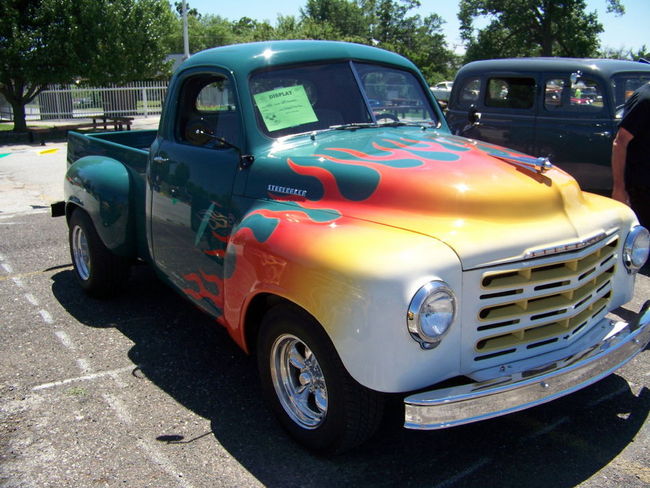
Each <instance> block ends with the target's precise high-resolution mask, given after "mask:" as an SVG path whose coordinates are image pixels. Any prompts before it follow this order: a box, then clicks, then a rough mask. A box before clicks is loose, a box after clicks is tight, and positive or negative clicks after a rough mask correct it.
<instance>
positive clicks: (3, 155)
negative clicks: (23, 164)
mask: <svg viewBox="0 0 650 488" xmlns="http://www.w3.org/2000/svg"><path fill="white" fill-rule="evenodd" d="M5 156H11V153H6V154H0V158H4V157H5Z"/></svg>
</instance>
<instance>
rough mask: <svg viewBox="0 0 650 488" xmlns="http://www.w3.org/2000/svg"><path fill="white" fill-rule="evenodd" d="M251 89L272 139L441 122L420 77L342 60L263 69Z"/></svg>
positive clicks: (259, 118)
mask: <svg viewBox="0 0 650 488" xmlns="http://www.w3.org/2000/svg"><path fill="white" fill-rule="evenodd" d="M357 80H358V81H357ZM250 90H251V94H252V95H253V102H254V104H255V108H256V114H257V122H258V125H259V127H260V129H261V130H262V132H264V133H265V134H266V135H268V136H271V137H282V136H287V135H291V134H299V133H304V132H311V131H317V130H325V129H330V128H342V127H353V128H358V127H374V126H375V125H376V124H394V125H398V124H399V125H401V124H402V123H405V124H409V123H418V124H432V125H437V123H438V121H437V118H436V115H435V112H434V110H433V108H432V107H431V104H430V102H429V99H428V98H427V97H426V96H425V93H424V90H423V89H422V86H421V85H420V83H419V82H418V80H417V78H416V77H415V76H414V75H413V74H412V73H410V72H408V71H403V70H399V69H396V68H391V67H387V66H382V65H374V64H368V63H357V62H338V63H327V64H311V65H302V66H293V67H290V68H282V69H275V70H269V71H261V72H257V73H255V74H253V76H252V77H251V79H250Z"/></svg>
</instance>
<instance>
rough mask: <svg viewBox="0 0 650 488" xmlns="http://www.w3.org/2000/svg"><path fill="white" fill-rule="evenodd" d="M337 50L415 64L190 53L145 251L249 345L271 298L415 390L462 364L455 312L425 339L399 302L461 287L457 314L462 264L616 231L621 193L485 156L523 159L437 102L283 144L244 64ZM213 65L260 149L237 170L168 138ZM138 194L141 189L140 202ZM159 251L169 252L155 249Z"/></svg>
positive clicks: (382, 387)
mask: <svg viewBox="0 0 650 488" xmlns="http://www.w3.org/2000/svg"><path fill="white" fill-rule="evenodd" d="M344 59H354V60H367V61H368V62H376V63H380V64H383V65H393V66H396V67H399V68H400V69H404V70H412V71H413V72H414V73H416V74H417V70H416V68H415V66H413V64H412V63H410V62H409V61H408V60H406V59H404V58H401V57H399V56H397V55H395V54H393V53H387V52H385V51H381V50H377V49H373V48H369V47H364V46H355V45H349V44H343V43H325V42H323V43H320V42H316V43H312V42H295V43H291V42H279V43H260V44H253V45H247V46H229V47H225V48H218V49H215V50H210V51H207V52H204V53H200V54H197V55H195V56H192V57H191V58H190V59H189V60H188V61H187V62H186V63H185V65H184V67H183V68H181V69H180V70H179V71H178V72H177V75H176V78H175V79H174V81H172V85H171V86H170V91H169V93H170V95H169V97H170V98H169V99H168V101H167V103H166V104H165V112H164V114H163V118H162V120H161V127H160V131H159V133H158V137H157V138H156V141H154V143H153V145H152V147H151V151H150V154H149V157H150V158H151V157H154V156H156V155H160V156H161V157H162V159H163V160H165V161H166V163H165V164H160V165H158V166H157V168H158V174H152V173H153V172H154V171H155V170H152V169H151V168H152V163H151V162H149V165H148V166H147V170H148V171H149V173H148V174H147V178H148V180H147V183H148V193H147V197H151V198H150V200H148V202H149V203H148V204H147V205H149V207H147V211H148V212H149V214H148V215H147V218H148V219H150V220H148V221H147V224H150V226H149V232H150V233H151V234H154V230H155V231H156V232H159V234H158V235H148V237H149V240H148V242H149V244H150V247H149V249H154V245H153V244H152V242H153V243H155V242H156V239H158V243H162V245H161V246H160V248H156V249H155V251H160V252H159V253H158V255H155V254H156V252H154V251H150V253H151V254H150V256H146V257H148V258H149V259H151V260H152V261H153V262H154V264H155V265H156V266H158V268H159V270H160V271H161V273H162V274H164V275H166V276H167V277H168V278H169V280H170V281H171V282H173V283H174V285H175V286H177V287H178V288H180V289H181V290H182V291H183V293H184V294H185V295H186V296H188V297H189V298H190V299H191V300H192V301H194V302H195V303H196V304H197V305H198V306H200V307H202V308H204V309H205V310H208V311H209V312H210V313H212V314H213V315H214V316H215V317H216V318H217V320H218V321H219V322H220V323H222V324H223V325H224V326H225V327H226V328H227V330H228V332H229V333H230V335H231V336H232V337H233V338H234V340H235V341H236V342H237V343H238V344H239V345H240V346H241V347H242V348H244V349H248V347H249V344H247V342H246V331H245V330H244V323H245V317H246V313H247V309H248V306H249V304H250V303H251V302H252V301H253V300H254V298H255V297H256V296H258V295H259V294H273V295H276V296H279V297H284V298H286V299H287V300H289V301H291V302H293V303H295V304H297V305H298V306H300V307H302V308H304V309H305V310H306V311H308V312H309V313H311V314H312V315H313V316H314V317H315V318H316V320H317V321H318V322H319V323H320V324H321V325H322V326H323V328H324V330H325V331H326V333H327V334H328V335H329V337H330V338H331V339H332V342H333V344H334V345H335V347H336V350H337V352H338V354H339V356H340V357H341V360H342V361H343V364H344V365H345V367H346V369H347V370H348V372H349V373H350V374H351V375H352V376H353V377H354V378H355V379H356V380H357V381H359V382H360V383H361V384H363V385H365V386H367V387H369V388H373V389H376V390H379V391H391V392H398V391H410V390H414V389H418V388H423V387H426V386H428V385H431V384H434V383H436V382H438V381H441V380H444V379H447V378H450V377H453V376H455V375H458V374H460V372H461V371H460V370H461V366H460V364H461V350H462V347H461V345H462V344H463V323H462V321H460V320H459V321H457V323H455V324H454V325H453V326H452V328H451V330H450V331H449V333H448V334H447V335H446V336H445V339H444V341H442V343H441V344H440V345H439V347H437V348H436V349H435V350H433V351H423V350H421V349H420V347H419V345H418V344H417V343H416V342H415V341H413V340H412V339H411V337H410V335H409V333H408V330H407V327H406V322H405V314H406V311H407V310H408V305H409V303H410V300H411V298H412V297H413V295H414V294H415V293H416V292H417V290H418V289H419V288H420V287H422V286H423V285H424V284H426V283H428V282H429V281H432V280H443V281H445V282H446V283H448V284H449V286H450V287H451V289H453V290H456V291H457V292H458V294H457V298H458V308H459V310H460V311H461V312H462V311H463V310H467V309H468V307H466V306H465V304H463V302H462V300H463V297H466V296H468V295H464V294H463V293H462V292H463V290H464V286H465V285H464V283H463V279H464V274H463V273H464V272H465V271H468V270H470V271H469V273H471V272H473V270H476V269H478V268H481V267H484V266H491V265H494V264H496V263H506V262H510V261H517V260H521V259H523V256H525V254H526V253H527V252H528V251H530V250H534V249H539V248H550V247H555V246H561V245H563V244H566V243H571V242H575V241H579V240H583V239H586V238H589V237H591V236H593V235H595V234H598V233H600V232H612V231H613V230H614V229H617V228H618V229H621V232H622V233H624V232H626V231H627V230H628V229H629V228H630V227H631V226H632V225H633V224H634V216H633V215H632V213H631V212H630V210H629V209H628V208H627V207H625V206H624V205H621V204H618V203H616V202H613V201H611V200H609V199H606V198H602V197H598V196H596V195H590V194H585V193H582V192H581V191H580V188H579V187H578V186H577V184H576V183H575V181H574V180H573V179H572V178H571V177H570V176H569V175H567V174H566V173H564V172H562V171H561V170H559V169H557V168H554V169H551V170H549V171H548V172H546V173H544V174H537V173H536V172H534V171H529V170H527V169H522V168H520V167H517V166H515V165H512V164H509V163H507V162H505V161H503V160H502V159H499V158H498V157H495V156H500V155H512V156H515V157H517V158H521V159H524V160H525V159H526V158H528V157H527V156H525V155H523V154H520V153H515V152H512V151H509V150H507V149H504V148H499V147H496V146H492V145H489V144H483V143H479V142H477V141H472V140H467V139H462V138H459V137H454V136H451V135H450V134H449V132H448V131H447V126H446V122H445V121H444V119H443V118H442V116H441V114H440V112H437V113H438V115H440V117H441V120H440V127H439V128H438V129H436V130H433V129H431V128H428V129H427V130H421V129H420V128H417V127H372V128H363V129H355V130H330V131H324V132H319V133H318V134H315V135H314V136H313V137H310V135H309V134H304V135H296V136H292V137H287V138H282V139H277V140H271V139H268V138H267V137H266V136H265V135H264V134H263V133H262V131H260V130H259V128H258V127H257V123H256V115H255V109H254V107H253V104H252V97H250V96H248V85H247V84H248V80H249V75H250V73H251V72H252V71H254V70H257V69H265V68H268V67H272V66H279V65H288V64H293V63H302V62H308V61H309V62H312V61H322V60H336V61H337V62H338V61H340V60H344ZM208 68H214V69H215V71H217V72H219V73H221V74H222V75H223V73H225V72H228V73H230V74H231V75H232V81H233V86H234V87H235V91H236V92H237V95H238V97H239V98H238V101H239V102H240V106H239V107H238V110H240V111H241V122H242V124H243V135H245V137H242V140H245V144H244V145H243V146H242V147H241V150H242V152H243V153H244V154H251V155H253V156H254V158H255V161H254V163H253V164H252V165H250V166H248V167H246V168H242V167H241V166H240V165H239V164H238V160H237V159H236V157H237V155H238V153H237V151H235V150H234V149H232V148H230V149H227V150H225V149H221V150H215V149H212V150H210V149H208V148H204V147H193V146H190V145H187V144H181V143H178V142H177V139H176V137H177V132H176V127H175V125H174V124H175V123H176V120H177V119H176V113H175V111H177V110H179V108H180V107H179V100H180V95H179V93H180V88H179V86H180V85H181V83H182V81H183V80H184V79H186V78H187V77H188V76H191V75H192V73H197V72H198V73H200V72H204V70H206V69H208ZM202 70H203V71H202ZM184 76H185V77H186V78H183V77H184ZM229 76H230V75H229ZM417 77H419V79H420V81H421V83H422V84H424V79H423V78H422V77H421V75H419V74H417ZM174 97H176V98H174ZM430 102H431V103H434V102H433V100H430ZM436 110H437V109H436ZM91 140H92V139H91V138H90V137H87V138H84V141H86V143H88V141H91ZM88 144H89V143H88ZM114 145H115V146H117V145H118V144H114ZM75 147H77V148H78V150H79V151H86V149H84V148H83V147H82V145H81V144H79V145H75ZM75 147H73V148H72V151H73V154H75V153H74V151H75ZM122 147H124V146H122ZM103 149H104V150H105V151H107V152H110V151H109V149H112V147H110V146H108V145H106V146H105V147H104V148H103ZM126 149H127V150H128V148H126ZM121 150H122V151H124V149H121ZM132 152H136V150H132ZM144 157H145V155H144V151H137V158H136V157H135V156H134V157H133V158H134V159H137V161H138V162H137V164H138V165H139V166H138V167H141V166H142V165H143V163H141V161H142V160H143V159H142V158H144ZM126 159H128V158H126ZM181 169H182V171H181ZM140 174H141V173H138V175H140ZM132 176H133V175H132ZM181 176H182V178H181ZM172 177H174V179H172ZM132 179H135V177H133V178H132ZM273 189H280V190H279V191H273ZM282 189H285V190H282ZM286 189H289V191H288V192H287V190H286ZM141 193H142V196H140V195H137V196H136V197H137V198H140V197H141V198H142V199H144V194H145V192H144V191H142V192H141ZM173 194H175V195H176V196H175V197H173V198H171V197H172V195H173ZM151 202H153V203H151ZM155 205H159V207H157V208H156V207H155ZM142 206H143V207H144V204H143V205H142ZM158 209H159V210H158ZM156 211H159V212H160V213H159V214H157V213H156ZM165 212H167V213H165ZM142 227H143V228H144V224H143V226H142ZM181 234H182V235H181ZM165 239H167V241H165ZM166 244H169V246H168V247H165V246H166ZM163 253H166V255H165V257H167V258H168V262H165V263H162V261H161V260H159V256H160V255H163ZM615 282H616V283H615V289H620V290H624V292H622V293H621V296H620V299H619V298H617V299H616V303H613V305H614V306H617V305H618V304H620V303H622V302H623V301H625V299H626V298H629V295H630V291H631V288H632V286H633V278H632V277H629V276H627V275H626V273H625V271H624V270H623V269H622V267H621V269H619V270H618V271H617V276H616V278H615ZM613 302H614V301H613ZM460 316H462V313H461V314H459V317H460Z"/></svg>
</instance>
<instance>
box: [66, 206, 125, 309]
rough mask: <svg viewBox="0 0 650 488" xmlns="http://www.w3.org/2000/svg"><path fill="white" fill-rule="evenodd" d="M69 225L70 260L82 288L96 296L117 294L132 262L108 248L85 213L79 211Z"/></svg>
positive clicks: (73, 214) (72, 217)
mask: <svg viewBox="0 0 650 488" xmlns="http://www.w3.org/2000/svg"><path fill="white" fill-rule="evenodd" d="M68 225H69V234H68V237H69V242H70V257H71V258H72V264H73V266H74V273H75V277H76V278H77V282H78V283H79V285H80V286H81V288H83V289H84V291H85V292H86V293H88V294H89V295H92V296H108V295H111V294H113V293H115V292H116V291H117V290H118V289H119V286H120V285H121V284H122V283H123V282H124V281H125V280H126V279H127V277H128V274H129V268H130V265H129V262H128V261H127V260H126V259H125V258H122V257H120V256H117V255H115V254H113V253H112V252H111V251H110V250H109V249H108V248H107V247H106V246H105V245H104V243H103V242H102V240H101V239H100V237H99V235H98V234H97V231H96V230H95V226H94V225H93V223H92V220H90V217H89V216H88V214H86V213H85V212H84V211H83V210H75V211H74V212H73V213H72V216H71V217H70V222H69V224H68Z"/></svg>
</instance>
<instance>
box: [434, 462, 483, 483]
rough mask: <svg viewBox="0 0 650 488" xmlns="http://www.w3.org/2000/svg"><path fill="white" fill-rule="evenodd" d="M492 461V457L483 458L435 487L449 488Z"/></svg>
mask: <svg viewBox="0 0 650 488" xmlns="http://www.w3.org/2000/svg"><path fill="white" fill-rule="evenodd" d="M491 462H492V459H490V458H481V459H479V460H478V461H477V462H476V463H474V464H473V465H471V466H470V467H469V468H467V469H466V470H464V471H461V472H460V473H458V474H456V475H454V476H452V477H451V478H447V479H446V480H444V481H443V482H442V483H438V484H437V485H435V486H434V488H447V487H448V486H452V485H454V484H456V483H457V482H459V481H460V480H462V479H463V478H467V477H468V476H469V475H471V474H473V473H474V472H475V471H478V470H479V469H481V468H482V467H483V466H486V465H488V464H490V463H491Z"/></svg>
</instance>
